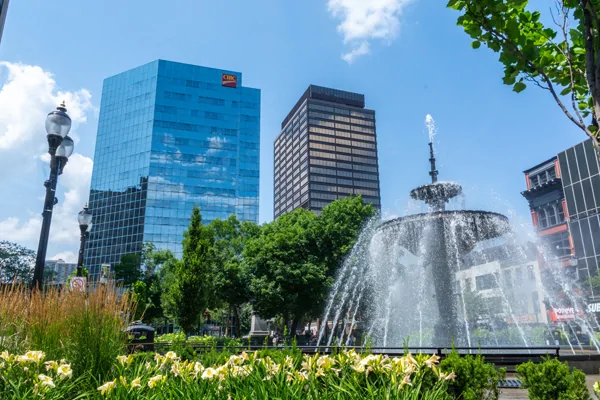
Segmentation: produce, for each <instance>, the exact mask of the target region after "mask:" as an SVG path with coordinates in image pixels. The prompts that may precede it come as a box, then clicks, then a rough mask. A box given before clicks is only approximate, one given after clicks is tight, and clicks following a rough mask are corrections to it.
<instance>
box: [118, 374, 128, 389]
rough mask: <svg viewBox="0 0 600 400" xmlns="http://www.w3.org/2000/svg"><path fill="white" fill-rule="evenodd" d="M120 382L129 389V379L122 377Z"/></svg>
mask: <svg viewBox="0 0 600 400" xmlns="http://www.w3.org/2000/svg"><path fill="white" fill-rule="evenodd" d="M119 381H120V382H121V385H123V386H125V387H127V379H126V378H125V377H124V376H120V377H119Z"/></svg>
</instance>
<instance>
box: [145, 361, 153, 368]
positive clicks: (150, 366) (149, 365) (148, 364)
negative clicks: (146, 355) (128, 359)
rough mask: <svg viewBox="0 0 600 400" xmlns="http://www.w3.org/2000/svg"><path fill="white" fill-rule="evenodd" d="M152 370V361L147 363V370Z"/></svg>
mask: <svg viewBox="0 0 600 400" xmlns="http://www.w3.org/2000/svg"><path fill="white" fill-rule="evenodd" d="M150 368H152V364H150V361H147V362H146V369H150Z"/></svg>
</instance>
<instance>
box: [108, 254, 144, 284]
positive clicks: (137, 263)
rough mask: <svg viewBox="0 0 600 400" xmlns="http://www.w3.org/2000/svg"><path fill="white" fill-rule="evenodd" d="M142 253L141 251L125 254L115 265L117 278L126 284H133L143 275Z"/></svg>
mask: <svg viewBox="0 0 600 400" xmlns="http://www.w3.org/2000/svg"><path fill="white" fill-rule="evenodd" d="M141 267H142V255H141V254H139V253H133V254H125V255H123V256H122V257H121V262H120V263H119V264H117V265H115V269H114V272H115V279H116V280H117V282H119V283H121V282H122V283H123V284H124V285H125V286H129V285H132V284H133V283H134V282H136V281H138V280H140V278H141V277H142V268H141Z"/></svg>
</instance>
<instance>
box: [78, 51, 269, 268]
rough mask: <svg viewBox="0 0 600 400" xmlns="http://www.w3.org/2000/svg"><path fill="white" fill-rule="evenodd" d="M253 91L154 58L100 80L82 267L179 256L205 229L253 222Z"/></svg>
mask: <svg viewBox="0 0 600 400" xmlns="http://www.w3.org/2000/svg"><path fill="white" fill-rule="evenodd" d="M259 148H260V90H258V89H251V88H246V87H243V86H242V74H241V73H239V72H233V71H225V70H219V69H214V68H206V67H200V66H195V65H188V64H181V63H176V62H170V61H164V60H157V61H154V62H151V63H149V64H146V65H142V66H140V67H137V68H134V69H132V70H129V71H126V72H123V73H121V74H118V75H115V76H113V77H110V78H107V79H106V80H105V81H104V85H103V89H102V102H101V107H100V116H99V122H98V135H97V140H96V152H95V156H94V170H93V174H92V186H91V191H90V204H89V206H90V210H91V211H92V212H93V213H94V225H93V229H92V231H91V232H90V237H89V240H88V242H87V245H86V251H85V264H86V266H87V267H88V268H89V269H90V273H92V274H97V273H99V266H100V265H102V264H111V265H113V266H114V265H115V264H118V263H119V262H120V260H121V257H122V256H123V255H125V254H131V253H138V252H140V251H141V250H142V247H143V244H144V243H145V242H152V243H154V245H155V246H156V247H157V248H159V249H168V250H171V251H172V252H174V253H175V254H176V255H178V256H179V255H181V251H182V247H181V241H182V239H183V236H182V234H183V232H184V230H185V229H186V228H187V227H188V224H189V220H190V214H191V211H192V208H193V207H194V206H199V207H200V208H201V212H202V218H203V221H204V222H205V223H208V222H210V221H212V220H213V219H215V218H222V219H223V218H227V217H229V216H230V215H231V214H232V213H235V214H236V215H237V216H238V218H240V219H242V220H248V221H254V222H258V191H259V161H260V160H259Z"/></svg>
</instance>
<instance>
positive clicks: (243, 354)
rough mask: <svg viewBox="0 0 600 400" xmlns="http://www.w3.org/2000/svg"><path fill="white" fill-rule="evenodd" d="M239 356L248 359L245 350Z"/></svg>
mask: <svg viewBox="0 0 600 400" xmlns="http://www.w3.org/2000/svg"><path fill="white" fill-rule="evenodd" d="M240 357H242V359H243V360H244V361H248V353H246V352H245V351H242V354H241V355H240Z"/></svg>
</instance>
